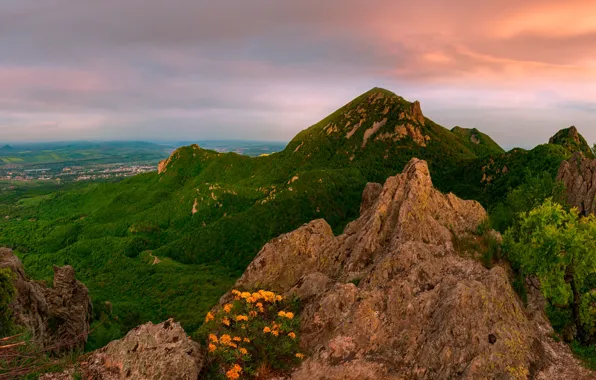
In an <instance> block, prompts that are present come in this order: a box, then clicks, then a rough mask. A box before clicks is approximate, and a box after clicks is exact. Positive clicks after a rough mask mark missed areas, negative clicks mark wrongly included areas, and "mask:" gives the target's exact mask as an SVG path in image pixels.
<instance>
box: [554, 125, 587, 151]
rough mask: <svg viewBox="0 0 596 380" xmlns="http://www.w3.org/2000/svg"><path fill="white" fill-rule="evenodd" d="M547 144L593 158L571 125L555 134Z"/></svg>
mask: <svg viewBox="0 0 596 380" xmlns="http://www.w3.org/2000/svg"><path fill="white" fill-rule="evenodd" d="M548 143H549V144H555V145H561V146H562V147H564V148H566V149H567V150H569V151H570V152H572V153H573V152H582V153H583V154H584V155H585V156H586V157H589V158H594V154H593V153H592V150H591V149H590V146H589V145H588V142H587V141H586V139H585V138H584V137H583V136H582V135H581V134H580V133H579V132H578V130H577V128H576V127H575V126H573V125H572V126H571V127H569V128H564V129H561V130H560V131H558V132H557V133H555V135H554V136H553V137H551V138H550V139H549V140H548Z"/></svg>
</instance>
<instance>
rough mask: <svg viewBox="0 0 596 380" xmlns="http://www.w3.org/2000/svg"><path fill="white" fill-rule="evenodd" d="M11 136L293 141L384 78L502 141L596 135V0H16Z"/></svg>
mask: <svg viewBox="0 0 596 380" xmlns="http://www.w3.org/2000/svg"><path fill="white" fill-rule="evenodd" d="M0 49H1V50H0V51H2V54H0V143H7V142H11V141H58V140H88V139H94V140H123V139H132V140H169V141H172V140H225V139H234V140H238V139H246V140H274V141H288V140H289V139H291V138H292V137H293V136H294V135H295V134H296V133H297V132H299V131H300V130H302V129H304V128H307V127H308V126H310V125H312V124H314V123H316V122H318V121H319V120H320V119H322V118H324V117H325V116H327V115H328V114H329V113H331V112H333V111H334V110H335V109H337V108H339V107H340V106H342V105H343V104H345V103H346V102H348V101H350V100H351V99H352V98H354V97H356V96H358V95H359V94H361V93H363V92H365V91H367V90H369V89H370V88H372V87H383V88H386V89H388V90H390V91H393V92H395V93H396V94H398V95H400V96H403V97H404V98H406V99H408V100H410V101H414V100H419V101H420V102H421V104H422V110H423V112H424V114H425V115H426V116H427V117H429V118H431V119H433V120H434V121H435V122H437V123H439V124H441V125H443V126H445V127H446V128H451V127H453V126H455V125H460V126H462V127H468V128H472V127H476V128H478V129H480V130H481V131H483V132H485V133H488V134H489V135H490V136H491V137H493V138H494V139H495V140H496V141H497V142H498V143H499V144H501V145H502V146H503V147H505V148H511V147H514V146H521V147H532V146H534V145H537V144H540V143H544V142H546V141H547V140H548V138H549V137H550V136H551V135H553V134H554V133H555V132H556V131H557V130H559V129H561V128H565V127H568V126H570V125H575V126H577V127H578V129H579V131H580V132H581V133H582V134H583V135H584V136H585V137H586V139H587V140H588V141H589V142H590V143H593V142H595V141H596V2H591V1H585V0H583V1H578V0H569V1H566V2H564V3H563V2H560V1H554V0H526V1H524V2H519V1H512V0H499V1H497V0H486V1H483V2H478V1H472V0H457V1H442V2H437V1H433V0H420V1H416V2H412V1H401V0H398V1H391V0H344V1H341V2H339V1H328V2H321V1H313V0H301V1H285V2H280V1H274V0H251V1H240V0H221V1H218V2H217V3H215V2H212V1H207V0H194V1H191V0H171V1H167V2H166V1H160V0H104V1H101V2H99V1H94V0H79V1H75V0H45V1H43V2H38V1H35V0H3V1H2V2H1V3H0Z"/></svg>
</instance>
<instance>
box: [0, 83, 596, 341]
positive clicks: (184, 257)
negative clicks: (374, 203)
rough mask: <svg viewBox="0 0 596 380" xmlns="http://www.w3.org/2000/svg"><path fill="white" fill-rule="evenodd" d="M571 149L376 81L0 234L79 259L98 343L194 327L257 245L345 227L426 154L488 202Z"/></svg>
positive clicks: (46, 208)
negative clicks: (304, 229)
mask: <svg viewBox="0 0 596 380" xmlns="http://www.w3.org/2000/svg"><path fill="white" fill-rule="evenodd" d="M582 139H583V138H582ZM571 140H572V141H575V140H576V139H575V138H573V137H572V138H571ZM580 142H581V139H580ZM583 142H585V140H583ZM586 146H587V144H586ZM578 149H580V150H582V151H583V149H584V146H583V143H582V144H579V145H577V144H573V143H569V138H564V137H562V138H557V139H554V140H553V141H552V143H550V144H545V145H541V146H538V147H536V148H534V149H533V150H530V151H526V150H522V149H514V150H512V151H510V152H504V151H503V149H502V148H501V147H499V145H498V144H496V143H495V142H494V141H493V140H492V139H491V138H490V137H489V136H487V135H485V134H483V133H481V132H480V131H478V130H477V129H464V128H459V127H456V128H453V129H452V130H448V129H446V128H444V127H442V126H440V125H438V124H436V123H434V122H433V121H432V120H430V119H428V118H426V117H425V116H424V114H423V113H422V109H421V105H420V103H419V102H409V101H407V100H405V99H404V98H402V97H400V96H397V95H396V94H393V93H392V92H390V91H387V90H384V89H380V88H374V89H372V90H370V91H368V92H366V93H364V94H362V95H361V96H359V97H357V98H356V99H354V100H352V101H351V102H349V103H348V104H346V105H344V106H343V107H341V108H340V109H338V110H337V111H335V112H334V113H332V114H331V115H329V116H328V117H327V118H325V119H323V120H321V121H320V122H318V123H316V124H315V125H313V126H311V127H310V128H307V129H305V130H303V131H302V132H300V133H299V134H298V135H296V137H295V138H294V139H292V141H290V143H289V144H288V145H287V147H286V148H285V149H284V150H283V151H281V152H278V153H275V154H272V155H269V156H264V157H254V158H251V157H247V156H242V155H238V154H235V153H225V154H224V153H220V152H216V151H213V150H207V149H203V148H202V147H200V146H198V145H190V146H185V147H181V148H178V149H177V150H176V151H174V152H173V153H172V155H171V156H170V157H169V158H168V159H167V160H164V161H162V162H161V163H160V170H159V173H148V174H143V175H138V176H135V177H133V178H131V179H127V180H124V181H121V182H119V183H101V184H88V185H84V186H79V187H75V188H74V189H72V190H69V191H65V192H58V193H52V194H48V195H43V196H31V197H29V198H26V199H24V200H22V201H21V203H20V205H19V206H18V207H9V208H8V211H7V212H8V213H9V215H7V216H8V218H6V219H2V220H1V221H0V244H6V245H9V246H10V247H12V248H14V249H15V250H16V251H17V252H18V253H19V254H20V255H21V256H22V257H23V260H24V262H25V267H27V268H30V269H29V270H31V271H32V272H34V273H35V275H36V277H38V278H40V277H41V278H44V277H46V278H47V277H49V276H50V273H49V271H48V269H47V268H51V265H52V264H57V265H60V264H70V265H73V266H74V267H75V269H76V270H77V273H78V276H79V277H80V279H81V281H83V282H84V283H85V284H86V285H87V286H88V287H89V289H90V292H91V295H92V297H93V299H94V301H95V302H96V303H102V302H103V301H109V302H110V304H111V305H112V307H113V310H114V313H115V314H116V315H119V316H120V317H119V319H118V321H119V322H114V323H115V324H114V325H113V326H111V327H110V326H108V325H104V326H103V327H102V328H101V329H100V330H98V332H97V336H96V337H95V338H93V339H96V341H95V342H96V343H97V344H99V343H100V341H101V339H108V338H109V339H113V338H114V337H115V336H117V335H118V334H121V333H122V332H125V331H128V329H129V328H131V327H134V326H136V325H137V324H139V323H140V322H143V321H146V320H150V319H152V320H162V319H165V317H169V316H175V317H176V318H177V319H178V320H180V321H181V322H182V323H183V324H184V325H185V327H187V328H188V329H190V330H193V329H195V328H197V327H198V326H199V325H200V324H201V322H202V319H203V317H204V314H205V313H206V312H207V310H208V309H209V308H210V307H211V306H212V305H213V303H214V302H215V301H216V300H217V298H218V297H219V296H221V294H223V292H225V291H226V290H227V289H228V287H229V286H230V285H231V283H232V282H233V281H234V280H235V278H236V277H237V275H238V274H239V273H241V272H242V271H243V270H244V269H245V268H246V266H247V265H248V263H249V262H250V261H251V260H252V259H253V258H254V256H255V255H256V253H257V252H258V250H259V249H260V248H261V247H262V246H263V244H264V243H266V242H267V241H268V240H270V239H271V238H273V237H276V236H278V235H280V234H282V233H285V232H288V231H291V230H293V229H295V228H297V227H299V226H300V225H302V224H303V223H306V222H309V221H311V220H314V219H318V218H324V219H325V220H327V222H328V223H329V224H330V225H331V227H332V228H333V230H334V232H335V233H339V232H341V231H342V230H343V227H344V226H345V225H346V224H347V223H348V222H350V221H352V220H353V219H355V218H356V217H357V216H358V213H359V206H360V201H361V195H362V190H363V189H364V187H365V185H366V184H367V182H380V183H384V182H385V180H386V179H387V178H388V177H389V176H392V175H395V174H396V173H400V172H401V171H402V169H403V168H404V166H405V165H406V164H407V163H408V162H409V161H410V159H411V158H412V157H417V158H419V159H423V160H425V161H426V162H427V163H428V166H429V170H430V172H431V174H432V178H433V182H434V185H435V186H436V187H437V188H438V189H440V190H441V191H443V192H447V191H452V192H454V193H455V194H456V195H458V196H459V197H461V198H464V199H476V200H478V201H480V202H481V203H482V204H483V205H484V206H485V207H486V208H487V209H489V211H490V210H491V209H493V208H494V207H496V206H497V205H499V204H501V203H502V202H504V200H505V198H506V196H507V194H508V193H509V192H510V191H512V190H513V189H515V188H517V187H519V186H522V185H523V184H524V183H526V182H527V181H528V178H531V177H533V176H542V175H544V176H548V177H549V178H550V177H552V178H553V179H554V176H555V175H556V169H557V168H558V165H559V164H560V163H561V161H562V160H563V159H565V158H567V157H569V156H570V155H571V153H572V152H573V151H575V150H578ZM588 149H589V148H588ZM155 257H157V258H158V259H159V260H160V261H159V263H156V264H155V265H154V263H155ZM132 311H134V313H133V312H132ZM102 329H103V330H102ZM106 329H108V330H109V329H112V330H109V331H108V330H106ZM101 334H103V335H101Z"/></svg>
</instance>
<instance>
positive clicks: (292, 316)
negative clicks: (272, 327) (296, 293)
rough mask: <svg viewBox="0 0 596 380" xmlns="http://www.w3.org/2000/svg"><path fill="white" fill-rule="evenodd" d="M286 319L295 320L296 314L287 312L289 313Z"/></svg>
mask: <svg viewBox="0 0 596 380" xmlns="http://www.w3.org/2000/svg"><path fill="white" fill-rule="evenodd" d="M286 318H288V319H292V318H294V313H291V312H287V313H286Z"/></svg>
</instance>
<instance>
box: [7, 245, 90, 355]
mask: <svg viewBox="0 0 596 380" xmlns="http://www.w3.org/2000/svg"><path fill="white" fill-rule="evenodd" d="M0 268H9V269H11V270H12V272H13V273H14V274H15V279H14V285H15V288H16V290H17V295H16V297H15V299H14V301H13V302H12V304H11V305H10V307H11V308H12V309H13V312H14V314H13V315H14V320H15V322H16V323H17V324H19V325H22V326H25V327H26V328H27V329H28V330H29V331H31V333H32V334H33V337H34V338H35V340H36V341H37V342H38V343H39V344H40V345H41V346H43V347H44V348H46V349H49V350H52V351H55V352H58V351H68V350H71V349H73V348H82V347H83V346H84V345H85V342H86V341H87V335H88V334H89V321H90V318H91V315H90V311H91V300H90V298H89V294H88V293H89V292H88V290H87V288H86V287H85V285H83V284H82V283H81V282H80V281H77V280H76V278H75V273H74V269H73V268H72V267H71V266H68V265H67V266H64V267H56V266H54V283H53V287H52V288H48V287H47V286H45V284H43V283H40V282H35V281H31V280H29V279H27V277H26V276H25V271H24V269H23V264H22V263H21V261H20V260H19V258H18V257H16V256H15V255H14V254H13V252H12V251H11V250H10V249H8V248H0Z"/></svg>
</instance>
